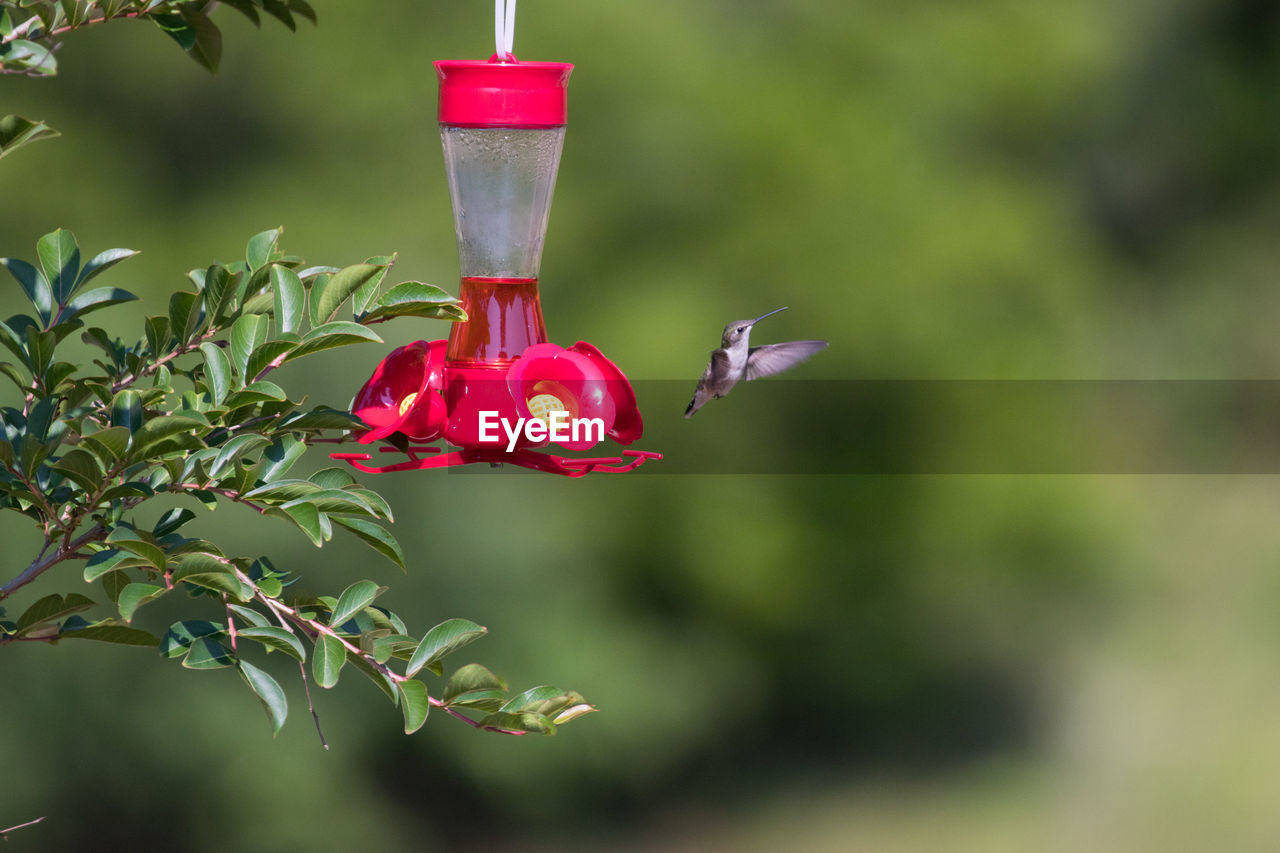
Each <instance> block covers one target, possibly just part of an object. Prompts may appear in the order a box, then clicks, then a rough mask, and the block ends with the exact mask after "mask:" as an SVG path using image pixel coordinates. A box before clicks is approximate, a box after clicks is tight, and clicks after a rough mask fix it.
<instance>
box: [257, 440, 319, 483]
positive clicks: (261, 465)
mask: <svg viewBox="0 0 1280 853" xmlns="http://www.w3.org/2000/svg"><path fill="white" fill-rule="evenodd" d="M306 449H307V446H306V445H305V444H304V443H303V442H302V440H301V439H299V438H297V437H296V436H292V435H282V436H280V437H279V438H277V439H276V440H275V441H274V442H272V443H271V446H270V447H268V448H267V449H266V450H264V451H262V458H261V459H259V460H258V466H257V468H255V469H254V472H253V473H254V476H256V477H257V478H258V479H260V480H262V481H264V482H266V483H270V482H271V481H272V480H275V479H278V478H280V477H283V476H284V475H285V474H287V473H288V472H289V469H290V468H291V467H293V463H294V462H296V461H298V458H299V457H300V456H302V454H303V453H304V452H305V451H306Z"/></svg>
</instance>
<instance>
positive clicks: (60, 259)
mask: <svg viewBox="0 0 1280 853" xmlns="http://www.w3.org/2000/svg"><path fill="white" fill-rule="evenodd" d="M36 254H37V255H39V257H40V267H41V269H43V270H44V277H45V280H46V281H48V282H49V285H50V287H52V288H53V300H54V303H55V304H57V305H62V304H64V303H65V302H66V301H67V297H68V296H70V295H71V291H72V290H73V289H74V288H75V283H76V276H77V275H78V274H79V273H80V247H79V246H78V245H76V238H75V235H74V234H72V233H71V232H70V231H68V230H66V229H65V228H59V229H58V230H57V231H52V232H50V233H48V234H45V235H44V236H43V237H41V238H40V240H39V241H38V242H37V243H36Z"/></svg>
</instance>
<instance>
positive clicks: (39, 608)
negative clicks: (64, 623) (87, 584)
mask: <svg viewBox="0 0 1280 853" xmlns="http://www.w3.org/2000/svg"><path fill="white" fill-rule="evenodd" d="M95 603H96V602H94V600H93V599H91V598H86V597H85V596H83V595H80V594H79V593H75V592H72V593H68V594H67V596H66V597H65V598H64V597H63V596H61V595H58V594H57V593H54V594H53V595H46V596H45V597H44V598H41V599H40V600H38V601H36V602H35V603H34V604H32V605H31V606H30V607H28V608H27V609H26V610H25V611H24V612H23V614H22V615H21V616H19V617H18V625H17V631H15V632H14V633H15V635H16V636H19V637H21V636H23V635H25V634H29V633H31V630H32V629H33V628H35V627H36V626H37V625H41V624H44V623H46V622H54V621H57V620H58V619H62V618H63V617H66V616H70V615H71V614H72V613H79V612H80V611H82V610H88V609H89V608H90V607H93V606H94V604H95Z"/></svg>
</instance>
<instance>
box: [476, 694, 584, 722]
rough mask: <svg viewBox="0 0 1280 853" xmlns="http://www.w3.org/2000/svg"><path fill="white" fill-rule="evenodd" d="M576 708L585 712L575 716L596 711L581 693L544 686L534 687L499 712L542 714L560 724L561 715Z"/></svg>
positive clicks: (513, 699) (509, 702)
mask: <svg viewBox="0 0 1280 853" xmlns="http://www.w3.org/2000/svg"><path fill="white" fill-rule="evenodd" d="M576 706H584V707H585V710H582V711H580V712H579V713H577V714H574V716H579V715H580V714H584V713H590V712H591V711H594V710H595V708H593V707H591V706H590V705H587V704H586V700H585V699H583V698H582V695H581V694H579V693H575V692H573V691H569V692H568V693H566V692H564V691H563V690H561V689H560V688H559V687H550V686H542V687H532V688H530V689H528V690H526V691H524V692H523V693H521V694H520V695H519V696H515V697H513V698H512V699H511V700H510V701H508V702H507V703H506V704H505V705H503V706H502V707H501V708H500V709H499V710H501V711H511V712H521V711H527V712H532V713H535V714H541V715H542V716H544V717H547V718H548V719H550V720H552V721H553V722H559V717H560V715H561V714H564V713H566V712H567V711H569V710H572V709H573V708H574V707H576ZM570 719H572V718H570Z"/></svg>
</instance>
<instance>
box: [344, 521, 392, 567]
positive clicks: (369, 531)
mask: <svg viewBox="0 0 1280 853" xmlns="http://www.w3.org/2000/svg"><path fill="white" fill-rule="evenodd" d="M332 520H333V522H334V523H335V524H337V525H339V526H341V527H345V528H346V529H347V530H350V531H351V532H352V533H354V534H355V535H356V536H358V537H359V538H360V540H361V541H362V542H364V543H365V544H366V545H368V546H369V547H371V548H373V550H375V551H377V552H378V553H379V554H381V555H382V556H384V557H386V558H387V559H388V560H390V561H391V562H393V563H395V564H396V565H397V566H399V567H400V568H402V569H403V568H405V563H404V549H402V548H401V547H400V543H399V542H397V541H396V538H395V537H394V536H392V535H391V532H390V531H388V530H387V529H386V528H385V527H382V526H381V525H379V524H377V523H375V522H372V521H369V520H367V519H363V518H344V517H342V516H340V515H335V516H333V519H332Z"/></svg>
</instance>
